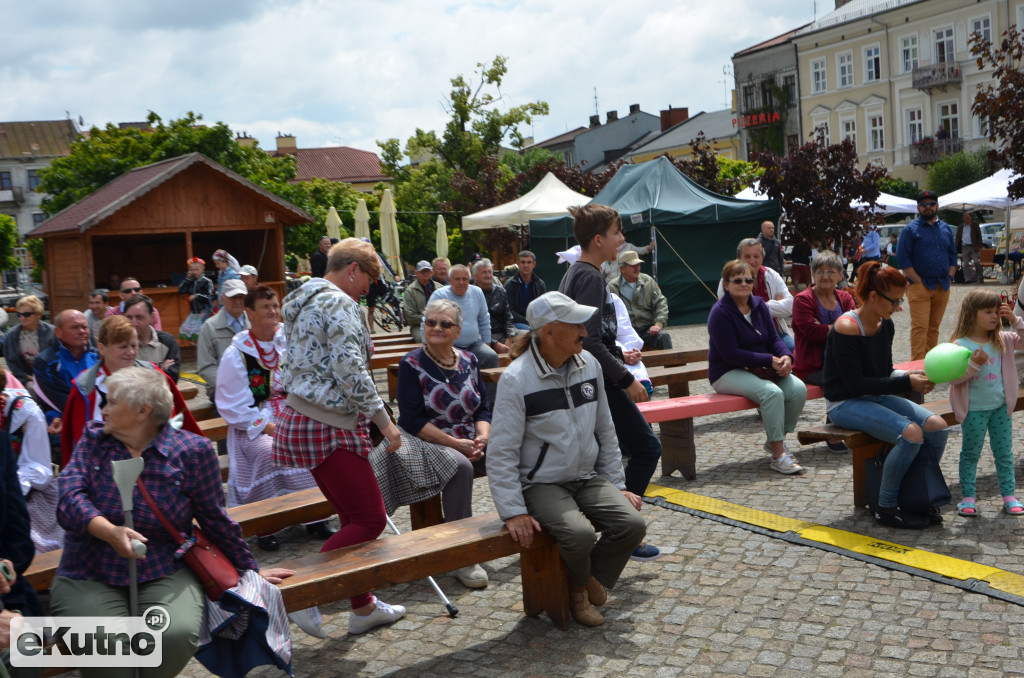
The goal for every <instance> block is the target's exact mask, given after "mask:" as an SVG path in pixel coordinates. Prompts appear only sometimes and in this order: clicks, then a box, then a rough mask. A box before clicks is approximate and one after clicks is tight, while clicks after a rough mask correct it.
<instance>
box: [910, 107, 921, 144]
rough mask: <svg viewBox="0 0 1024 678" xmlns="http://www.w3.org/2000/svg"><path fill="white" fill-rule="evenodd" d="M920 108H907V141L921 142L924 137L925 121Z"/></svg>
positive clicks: (912, 142)
mask: <svg viewBox="0 0 1024 678" xmlns="http://www.w3.org/2000/svg"><path fill="white" fill-rule="evenodd" d="M922 115H923V113H922V111H921V109H920V108H908V109H907V143H909V144H919V143H921V140H922V139H924V121H923V119H922Z"/></svg>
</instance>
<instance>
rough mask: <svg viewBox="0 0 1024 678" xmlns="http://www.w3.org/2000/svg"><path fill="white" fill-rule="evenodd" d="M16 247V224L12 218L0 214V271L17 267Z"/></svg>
mask: <svg viewBox="0 0 1024 678" xmlns="http://www.w3.org/2000/svg"><path fill="white" fill-rule="evenodd" d="M17 246H18V222H17V221H15V220H14V217H12V216H8V215H6V214H0V271H10V270H12V269H15V268H17V267H18V258H17V257H16V256H14V248H15V247H17Z"/></svg>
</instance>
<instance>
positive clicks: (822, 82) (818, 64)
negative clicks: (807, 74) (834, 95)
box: [811, 59, 828, 94]
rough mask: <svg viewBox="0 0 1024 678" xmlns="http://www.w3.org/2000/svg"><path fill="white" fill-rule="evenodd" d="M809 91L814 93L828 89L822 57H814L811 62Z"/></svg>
mask: <svg viewBox="0 0 1024 678" xmlns="http://www.w3.org/2000/svg"><path fill="white" fill-rule="evenodd" d="M811 91H812V92H813V93H815V94H820V93H822V92H827V91H828V78H827V77H826V74H825V60H824V59H815V60H814V61H812V62H811Z"/></svg>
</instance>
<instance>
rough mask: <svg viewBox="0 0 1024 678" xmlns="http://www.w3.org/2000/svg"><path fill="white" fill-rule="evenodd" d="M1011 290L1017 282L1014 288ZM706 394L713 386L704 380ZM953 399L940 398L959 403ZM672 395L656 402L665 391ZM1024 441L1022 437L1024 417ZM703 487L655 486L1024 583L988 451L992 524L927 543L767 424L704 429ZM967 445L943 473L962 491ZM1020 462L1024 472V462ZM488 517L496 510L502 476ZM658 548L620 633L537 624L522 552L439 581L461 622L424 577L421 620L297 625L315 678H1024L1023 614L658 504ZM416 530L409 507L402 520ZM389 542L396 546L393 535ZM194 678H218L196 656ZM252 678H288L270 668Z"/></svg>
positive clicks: (1017, 524)
mask: <svg viewBox="0 0 1024 678" xmlns="http://www.w3.org/2000/svg"><path fill="white" fill-rule="evenodd" d="M967 289H969V288H968V287H965V286H956V287H954V288H953V294H952V296H951V300H950V305H949V308H948V309H947V313H946V316H945V320H944V322H943V326H942V332H941V338H942V340H946V338H948V335H949V332H950V331H951V328H952V325H953V323H954V320H955V316H956V313H957V310H958V309H959V304H960V300H961V299H962V297H963V295H964V293H965V292H966V290H967ZM1000 289H1001V288H1000ZM894 319H895V321H896V324H897V339H896V345H895V355H894V358H895V360H896V362H900V361H903V360H908V359H909V354H910V349H909V322H910V319H909V314H908V313H906V312H904V313H899V314H897V315H896V316H895V317H894ZM670 331H671V334H672V337H673V341H674V343H675V345H676V346H677V347H679V346H706V345H707V331H706V327H705V326H703V325H695V326H686V327H673V328H671V330H670ZM694 386H695V387H696V388H694V392H702V391H707V390H708V386H707V382H703V383H698V384H694ZM946 392H947V389H945V388H939V389H936V391H935V392H934V393H933V394H932V395H930V396H929V399H940V398H944V397H946ZM666 395H667V393H666V392H665V389H664V388H661V389H659V392H658V393H657V394H656V397H665V396H666ZM823 416H824V403H823V401H821V400H818V401H812V402H809V403H808V405H807V408H806V410H805V412H804V415H803V417H802V419H801V422H800V424H801V426H813V425H818V424H819V423H821V422H822V419H823ZM1015 419H1017V420H1018V421H1017V424H1018V426H1017V429H1016V431H1015V434H1014V438H1015V441H1016V442H1017V443H1018V449H1020V445H1019V443H1020V442H1021V437H1022V433H1021V429H1022V427H1021V426H1020V423H1021V422H1020V416H1019V415H1018V416H1017V417H1015ZM696 436H697V440H698V452H697V479H696V480H694V481H692V482H691V481H686V480H683V479H682V478H680V477H678V476H673V477H668V478H667V477H662V476H655V478H654V479H653V480H654V482H656V483H659V484H663V485H667V486H670V487H674V488H678V489H685V490H687V491H691V492H695V493H698V494H704V495H707V496H711V497H715V498H718V499H723V500H726V501H730V502H734V503H737V504H742V505H744V506H749V507H753V508H757V509H762V510H765V511H770V512H774V513H778V514H781V515H784V516H788V517H792V518H798V519H802V520H808V521H813V522H816V523H820V524H822V525H828V526H832V527H836V528H840V529H844V530H849V531H852V532H857V533H861V534H867V535H872V536H878V537H881V538H884V539H888V540H891V541H895V542H897V543H902V544H906V545H909V546H914V547H917V548H921V549H926V550H929V551H933V552H937V553H941V554H946V555H949V556H953V557H957V558H963V559H967V560H971V561H975V562H979V563H984V564H987V565H992V566H994V567H998V568H1003V569H1006V570H1010V571H1013V572H1018V573H1024V544H1022V541H1021V537H1022V535H1024V520H1018V519H1014V518H1012V517H1009V516H1005V515H1001V514H1000V512H999V509H1000V503H999V496H998V491H997V486H996V479H995V469H994V465H993V463H992V459H991V455H990V453H989V452H988V451H987V449H988V448H987V446H986V452H985V453H984V456H983V457H982V460H981V466H980V469H979V478H978V494H979V498H980V503H979V506H980V509H981V516H980V517H978V518H974V519H967V518H960V517H957V516H956V515H955V512H953V511H950V510H949V509H947V510H946V514H945V523H944V525H943V526H941V527H938V528H930V529H928V530H924V531H922V532H907V531H896V530H891V529H887V528H882V527H879V526H877V525H876V524H875V523H874V521H873V520H872V519H870V517H869V516H868V515H867V513H866V512H865V511H863V510H859V509H854V508H853V506H852V501H853V496H852V476H851V469H850V462H849V455H841V454H835V453H833V452H830V451H828V449H827V448H826V447H824V446H823V445H822V446H815V447H803V448H799V447H798V446H797V444H796V442H795V440H792V441H791V443H792V445H793V446H795V447H797V448H798V449H797V452H796V456H797V457H798V459H799V460H800V463H801V464H802V465H804V466H805V467H806V468H807V473H806V474H805V475H803V476H798V477H786V476H782V475H779V474H778V473H774V472H772V471H770V470H769V469H768V460H767V457H766V456H765V455H764V453H763V451H762V450H761V443H762V442H763V440H764V438H763V433H762V430H761V426H760V421H759V420H758V419H757V417H756V416H755V415H754V414H753V412H750V413H739V414H730V415H721V416H717V417H706V418H703V419H699V420H698V421H697V426H696ZM959 445H960V434H959V432H954V433H953V434H952V435H951V436H950V439H949V444H948V447H947V452H946V455H945V458H944V460H943V463H942V467H943V471H944V472H945V474H946V478H947V480H948V482H949V485H950V489H951V491H952V493H953V496H954V502H955V501H956V498H957V497H958V496H959V483H958V481H957V469H956V465H957V460H958V456H959ZM1019 464H1020V462H1018V466H1019ZM474 508H475V510H476V511H477V512H481V513H482V512H488V511H491V510H492V507H491V504H490V496H489V493H488V491H487V484H486V481H485V480H478V481H477V482H476V487H475V500H474ZM644 514H645V516H646V518H647V520H648V523H649V533H648V540H649V541H650V542H651V543H653V544H656V545H657V546H659V547H660V548H661V549H662V551H663V552H664V553H665V555H664V556H663V557H662V558H661V559H660V560H658V561H655V562H653V563H645V564H641V563H630V564H629V565H628V566H627V568H626V570H625V572H624V573H623V577H622V579H621V580H620V582H619V585H618V586H617V587H616V588H615V590H614V591H612V592H611V597H610V600H609V603H608V605H607V606H606V607H605V608H604V610H605V611H606V612H605V614H606V616H607V622H606V623H605V625H604V626H602V627H600V628H597V629H588V628H584V627H582V626H579V625H577V624H575V623H573V624H572V626H571V627H570V629H569V630H568V631H567V632H563V631H559V630H557V629H556V628H554V627H553V626H552V624H551V622H550V621H549V620H548V619H547V618H545V617H543V616H542V617H538V618H527V617H524V616H523V614H522V601H521V589H520V586H519V577H518V564H517V562H516V560H515V559H514V558H505V559H501V560H496V561H493V562H491V563H487V564H485V565H484V567H485V569H486V570H487V571H488V573H489V574H490V577H491V584H490V586H489V587H488V588H486V589H483V590H479V591H470V590H468V589H466V588H463V587H462V586H461V585H460V584H459V583H458V582H457V581H456V580H455V579H454V578H453V577H451V576H445V575H443V576H440V577H438V578H437V580H438V583H439V584H440V585H441V587H442V588H443V589H444V590H445V592H446V593H447V594H448V596H449V597H451V598H452V602H454V603H455V605H456V606H457V607H458V608H459V610H460V614H459V616H458V618H456V619H454V620H451V619H448V618H447V616H445V611H444V607H443V605H442V604H441V603H440V601H439V600H438V599H437V597H436V596H435V594H434V593H433V591H432V590H431V589H430V587H429V585H427V584H426V583H425V582H415V583H412V584H407V585H402V586H396V587H393V588H390V589H386V590H382V591H378V592H377V593H378V594H379V595H380V596H381V598H382V599H384V600H385V601H387V602H394V603H400V604H402V605H405V606H406V607H407V608H408V614H407V616H406V617H405V619H403V620H402V621H400V622H398V623H397V624H395V625H394V626H392V627H390V628H383V629H378V630H375V631H372V632H370V633H368V634H366V635H364V636H359V637H348V636H347V635H346V633H345V629H346V624H347V613H348V609H347V608H348V605H347V602H345V603H335V604H331V605H326V606H324V607H323V608H321V609H322V611H323V612H324V614H325V619H326V624H327V629H328V630H329V631H330V634H331V635H330V637H329V638H327V639H325V640H317V639H315V638H311V637H309V636H306V635H305V634H303V633H302V632H301V631H299V630H298V628H297V627H295V626H293V627H292V631H293V634H294V635H293V641H294V643H295V658H294V666H295V671H296V675H299V676H335V675H338V676H341V675H345V676H382V675H391V676H417V677H418V676H424V677H429V676H446V677H447V676H451V675H466V676H509V677H523V678H526V677H532V676H584V677H592V678H599V677H605V676H627V675H628V676H659V677H660V676H677V675H678V676H691V675H695V676H697V675H699V676H728V675H746V676H804V675H815V676H907V675H910V676H957V677H959V676H970V677H971V678H982V677H986V676H993V677H995V676H1002V675H1006V674H1024V654H1022V646H1024V639H1022V637H1024V607H1021V606H1018V605H1015V604H1012V603H1007V602H1002V601H999V600H996V599H993V598H989V597H986V596H982V595H978V594H974V593H970V592H966V591H963V590H961V589H958V588H954V587H951V586H947V585H944V584H940V583H936V582H932V581H929V580H926V579H923V578H920V577H915V576H912V575H909V574H905V573H902V572H896V571H892V570H888V569H883V568H881V567H878V566H875V565H871V564H867V563H864V562H860V561H858V560H854V559H852V558H848V557H844V556H841V555H837V554H834V553H830V552H826V551H822V550H818V549H814V548H808V547H804V546H796V545H792V544H788V543H786V542H783V541H780V540H776V539H772V538H770V537H765V536H762V535H759V534H756V533H752V532H749V531H746V530H743V529H740V528H735V527H730V526H727V525H723V524H720V523H718V522H715V521H711V520H705V519H701V518H697V517H694V516H691V515H688V514H685V513H680V512H675V511H671V510H667V509H663V508H658V507H654V506H645V507H644ZM396 519H397V523H398V527H399V529H408V512H407V511H406V510H404V509H400V510H399V511H398V513H397V514H396ZM280 538H281V541H282V549H281V550H280V551H278V552H276V553H274V554H261V553H260V552H259V551H258V550H256V546H255V540H252V541H253V544H252V547H253V549H254V552H256V553H257V555H258V556H259V557H260V560H261V563H262V564H264V565H272V564H273V563H275V562H277V561H280V560H285V559H289V558H293V557H296V556H299V555H303V554H305V553H309V552H312V551H313V550H314V549H315V548H317V547H318V544H314V543H312V542H309V541H308V540H307V538H306V534H305V530H303V529H302V528H301V527H293V528H290V529H289V530H287V531H285V532H283V533H282V534H281V535H280ZM384 538H387V537H386V536H385V537H384ZM184 675H188V676H204V675H207V674H206V672H205V671H204V670H203V669H202V667H201V666H200V665H199V664H198V663H196V662H195V661H194V660H193V661H192V662H191V663H190V664H189V665H188V667H187V669H186V671H185V673H184ZM251 675H255V676H271V675H278V672H277V671H276V670H270V669H266V668H264V669H258V670H256V671H254V672H253V673H252V674H251Z"/></svg>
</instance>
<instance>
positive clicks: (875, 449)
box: [796, 394, 1024, 506]
mask: <svg viewBox="0 0 1024 678" xmlns="http://www.w3.org/2000/svg"><path fill="white" fill-rule="evenodd" d="M923 407H925V408H927V409H928V410H931V411H932V413H934V414H937V415H939V416H940V417H942V419H943V420H944V421H945V422H946V423H947V424H949V425H954V424H956V423H957V422H956V417H955V416H954V414H953V407H952V405H951V404H950V402H949V400H936V401H934V402H930V403H925V404H924V405H923ZM1022 409H1024V394H1021V395H1020V396H1018V397H1017V404H1016V406H1015V407H1014V411H1015V412H1017V411H1020V410H1022ZM796 437H797V440H798V441H800V444H801V445H813V444H815V443H819V442H823V441H828V440H832V439H835V438H839V439H841V440H842V441H843V442H844V443H846V446H847V447H849V448H850V450H851V461H852V463H853V505H854V506H867V505H868V496H867V489H866V488H865V486H864V462H865V460H867V459H870V458H872V457H875V456H877V455H879V454H881V453H883V452H888V451H889V450H890V449H892V445H891V444H890V443H884V442H882V441H881V440H878V439H877V438H873V437H872V436H870V435H868V434H867V433H864V432H863V431H853V430H850V429H845V428H840V427H839V426H836V425H835V424H826V425H824V426H816V427H814V428H809V429H804V430H801V431H797V434H796Z"/></svg>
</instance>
